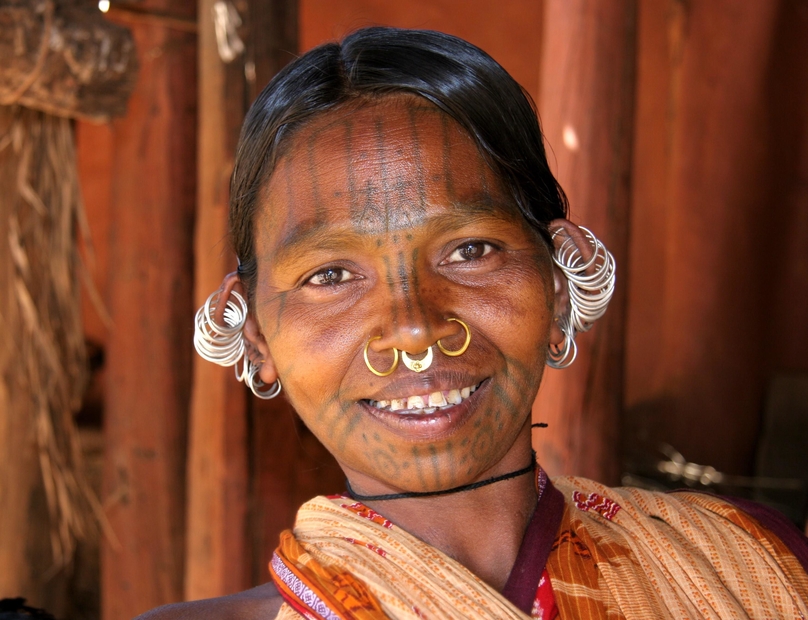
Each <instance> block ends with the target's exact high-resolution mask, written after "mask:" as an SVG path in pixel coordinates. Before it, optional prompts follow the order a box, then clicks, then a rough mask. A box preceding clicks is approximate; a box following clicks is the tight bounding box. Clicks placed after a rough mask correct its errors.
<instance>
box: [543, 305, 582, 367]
mask: <svg viewBox="0 0 808 620" xmlns="http://www.w3.org/2000/svg"><path fill="white" fill-rule="evenodd" d="M558 326H559V327H560V328H561V331H562V332H563V334H564V342H562V343H561V344H560V345H554V344H551V345H550V346H549V347H548V349H547V365H548V366H549V367H550V368H557V369H559V370H560V369H562V368H567V367H568V366H571V365H572V363H573V362H574V361H575V357H576V356H577V355H578V345H577V344H576V343H575V332H574V330H573V328H572V326H571V325H570V324H569V319H568V318H567V317H566V316H563V317H561V318H560V319H559V320H558Z"/></svg>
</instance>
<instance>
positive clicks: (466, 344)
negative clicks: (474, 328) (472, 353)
mask: <svg viewBox="0 0 808 620" xmlns="http://www.w3.org/2000/svg"><path fill="white" fill-rule="evenodd" d="M446 320H447V321H454V322H455V323H460V325H461V326H462V327H463V329H465V330H466V341H465V342H464V343H463V346H462V347H460V348H459V349H457V350H456V351H450V350H449V349H445V348H444V347H443V345H442V344H441V343H440V340H438V341H437V342H436V343H435V344H437V345H438V348H439V349H440V352H441V353H443V354H444V355H448V356H449V357H457V356H458V355H463V353H465V352H466V349H468V348H469V343H470V342H471V330H470V329H469V326H468V325H466V324H465V323H464V322H463V321H461V320H460V319H456V318H451V319H446Z"/></svg>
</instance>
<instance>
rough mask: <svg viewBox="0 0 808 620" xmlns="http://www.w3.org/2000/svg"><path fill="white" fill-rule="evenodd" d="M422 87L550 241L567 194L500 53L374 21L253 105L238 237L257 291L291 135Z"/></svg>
mask: <svg viewBox="0 0 808 620" xmlns="http://www.w3.org/2000/svg"><path fill="white" fill-rule="evenodd" d="M404 93H409V94H414V95H418V96H420V97H423V98H424V99H426V100H428V101H430V102H431V103H432V104H434V105H435V106H437V107H438V108H440V109H441V110H442V111H443V112H445V113H446V114H448V115H449V116H450V117H452V118H453V119H454V120H455V121H456V122H457V123H459V124H460V126H461V127H463V128H464V129H465V130H466V131H467V132H468V133H469V135H471V136H472V138H474V140H475V141H476V142H477V145H478V147H479V148H480V150H481V152H482V153H483V154H484V155H485V156H486V157H487V159H488V161H489V163H490V165H491V166H492V168H493V170H494V172H495V173H496V174H497V175H498V176H499V177H500V179H501V180H502V181H503V184H504V186H505V188H506V189H507V190H508V191H510V192H511V194H512V195H513V198H514V200H515V201H516V204H517V206H518V207H519V210H520V211H521V213H522V215H524V217H525V219H526V220H527V221H528V222H529V223H530V225H531V226H533V227H534V228H535V229H537V230H538V231H539V232H540V233H541V234H542V236H543V237H544V239H545V240H546V241H547V242H548V243H549V242H550V237H549V233H548V232H547V225H548V223H549V222H550V221H551V220H552V219H554V218H558V217H565V215H566V212H567V200H566V197H565V196H564V192H563V190H562V189H561V187H560V186H559V185H558V182H557V181H556V180H555V178H554V177H553V175H552V173H551V172H550V169H549V167H548V165H547V157H546V156H545V152H544V144H543V141H542V134H541V129H540V128H539V123H538V119H537V117H536V110H535V107H534V106H533V103H532V100H531V99H530V96H529V95H528V94H527V93H526V92H525V91H524V90H523V89H522V87H521V86H519V84H517V83H516V81H515V80H514V79H513V78H512V77H511V76H510V75H508V73H507V72H506V71H505V69H503V68H502V67H501V66H500V65H499V64H498V63H497V62H496V61H495V60H494V59H493V58H491V57H490V56H489V55H488V54H486V53H485V52H484V51H482V50H481V49H479V48H478V47H475V46H474V45H471V44H470V43H468V42H466V41H464V40H462V39H459V38H457V37H453V36H450V35H447V34H443V33H440V32H434V31H429V30H401V29H397V28H381V27H375V28H365V29H363V30H358V31H356V32H354V33H353V34H351V35H349V36H348V37H346V38H345V39H344V40H343V41H342V43H341V44H338V43H328V44H325V45H322V46H320V47H317V48H315V49H313V50H311V51H310V52H308V53H306V54H304V55H303V56H301V57H300V58H297V59H296V60H295V61H293V62H292V63H290V64H289V65H287V66H286V67H285V68H284V69H283V70H282V71H280V72H279V73H278V74H277V75H276V76H275V77H274V78H273V79H272V81H271V82H270V83H269V84H268V85H267V86H266V88H264V90H263V91H262V92H261V94H260V95H259V96H258V98H257V99H256V100H255V102H254V103H253V105H252V107H251V108H250V111H249V112H248V114H247V118H246V119H245V121H244V125H243V127H242V130H241V137H240V139H239V144H238V147H237V149H236V160H235V167H234V169H233V176H232V178H231V183H230V234H231V240H232V243H233V248H234V249H235V252H236V255H237V256H238V258H239V274H240V276H241V280H242V282H243V283H244V285H245V287H246V289H247V291H248V293H249V294H250V297H252V291H253V290H254V287H255V279H256V275H257V274H256V262H255V247H254V236H253V226H252V223H253V219H254V217H255V211H256V202H257V200H258V196H259V195H260V192H261V189H262V187H263V186H264V184H265V183H266V181H267V180H268V179H269V176H270V175H271V174H272V171H273V169H274V167H275V162H276V160H277V157H278V153H279V149H280V148H281V147H282V144H283V143H284V140H285V139H288V138H289V136H290V135H291V134H292V132H293V131H294V130H295V129H296V128H297V127H300V126H301V124H302V123H304V122H305V121H306V120H309V119H311V118H312V117H313V116H314V115H316V114H320V113H322V112H325V111H327V110H333V109H335V108H337V107H339V106H341V105H344V104H346V103H348V102H352V101H354V102H355V101H357V100H361V99H362V98H365V99H377V98H379V97H383V96H386V95H395V94H404Z"/></svg>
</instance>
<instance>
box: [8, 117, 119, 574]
mask: <svg viewBox="0 0 808 620" xmlns="http://www.w3.org/2000/svg"><path fill="white" fill-rule="evenodd" d="M0 113H1V114H2V115H3V116H5V118H4V119H3V120H4V121H5V122H3V123H2V125H0V127H2V128H4V129H5V132H2V131H0V155H5V157H4V158H3V159H4V160H5V161H6V162H9V161H11V162H15V163H16V166H17V168H16V174H14V175H13V176H12V175H9V174H6V175H3V176H2V177H0V179H5V180H6V181H7V182H10V183H13V186H11V187H2V186H1V185H2V183H3V181H0V218H5V219H6V220H7V230H8V244H9V246H8V250H9V252H8V254H9V255H10V257H11V262H12V263H13V266H12V269H11V271H10V279H9V282H8V288H9V289H10V290H6V291H2V293H1V294H6V295H11V296H12V297H13V298H14V299H15V300H16V311H15V312H14V313H13V316H11V317H4V318H2V320H3V321H4V323H5V328H6V334H7V337H8V338H9V339H10V340H9V342H8V343H7V346H11V347H12V350H11V355H12V359H13V360H14V364H13V365H9V367H7V368H6V369H5V371H6V374H5V376H4V377H3V380H4V381H5V382H6V383H7V384H11V383H13V384H15V385H16V386H22V389H20V388H19V387H17V388H10V389H11V391H12V392H13V393H14V394H15V396H14V399H15V401H14V410H15V412H16V413H17V415H20V412H26V411H27V412H29V413H28V415H31V416H32V417H33V424H34V427H35V433H36V443H37V446H38V452H39V463H40V466H41V471H42V479H43V483H44V488H45V492H46V496H47V502H48V509H49V512H50V523H51V547H52V549H53V568H52V570H53V571H56V570H59V569H60V568H62V567H64V566H65V565H67V564H68V563H69V562H70V560H71V558H72V556H73V552H74V550H75V547H76V541H77V540H78V539H80V538H82V537H83V536H84V535H85V534H86V533H87V531H88V529H89V528H92V527H96V523H102V524H104V523H105V520H104V517H103V512H102V510H101V507H100V504H99V502H98V500H97V498H96V497H95V495H94V493H93V491H92V490H91V489H90V487H89V485H88V484H87V482H86V481H85V479H84V477H83V474H82V466H81V450H80V446H79V442H78V433H77V430H76V427H75V423H74V419H73V414H74V412H75V411H76V410H77V409H78V408H79V406H80V404H81V398H82V395H83V393H84V389H85V384H86V381H87V374H88V373H87V362H86V353H85V344H84V335H83V329H82V323H81V312H80V298H79V293H80V280H81V279H82V278H81V273H82V271H83V264H82V261H81V257H80V256H79V252H78V249H77V239H76V237H77V231H78V230H81V231H85V232H86V230H87V226H86V223H85V220H84V213H83V207H82V203H81V197H80V193H79V185H78V173H77V169H76V153H75V146H74V137H73V130H72V126H71V121H70V120H68V119H65V118H59V117H55V116H51V115H49V114H45V113H42V112H37V111H34V110H29V109H27V108H23V107H18V106H12V107H5V108H0ZM6 149H10V150H11V152H10V153H9V152H6V153H3V151H5V150H6ZM9 155H10V156H11V157H10V158H9ZM5 227H6V226H3V228H5ZM9 320H13V321H14V322H16V323H19V324H17V325H15V324H9ZM10 373H13V375H14V376H11V374H10ZM7 387H8V386H7ZM93 515H95V516H93Z"/></svg>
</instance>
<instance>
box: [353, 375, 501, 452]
mask: <svg viewBox="0 0 808 620" xmlns="http://www.w3.org/2000/svg"><path fill="white" fill-rule="evenodd" d="M461 381H462V382H461ZM473 381H474V380H473V379H470V378H469V377H465V378H464V379H461V380H460V381H457V382H454V381H441V383H442V385H440V386H438V385H434V382H431V381H430V383H431V384H432V385H429V386H425V387H427V389H428V390H429V391H426V392H425V393H419V392H421V389H423V388H421V389H419V387H418V386H414V385H411V384H407V385H400V386H398V388H390V389H389V392H388V393H390V394H394V393H396V392H398V393H399V394H401V396H400V397H397V398H391V399H390V400H387V399H379V400H375V399H364V400H360V401H359V404H360V405H361V406H362V408H363V409H364V410H365V411H366V412H367V413H368V414H370V416H371V417H372V418H374V419H376V420H377V421H378V422H381V423H382V424H383V425H384V426H386V427H387V428H388V429H389V430H391V431H392V432H394V433H395V434H397V435H400V436H401V437H402V438H405V439H407V440H409V441H438V440H441V439H445V438H448V437H450V436H451V435H452V434H454V433H455V432H457V431H458V430H459V429H460V428H461V427H462V426H464V425H465V423H466V422H467V421H468V420H469V419H470V418H471V417H472V416H473V414H474V412H475V411H477V410H478V408H479V405H480V403H482V402H484V400H485V398H486V397H485V393H487V392H488V391H489V388H490V385H489V384H490V381H489V379H484V380H482V381H481V382H479V383H472V382H473ZM452 384H454V385H458V386H459V385H464V384H465V387H448V386H451V385H452ZM437 387H445V388H446V389H441V390H437V389H435V388H437ZM386 391H387V390H386ZM458 396H459V399H460V402H459V403H457V404H454V403H453V401H456V400H457V399H458ZM450 399H451V400H450ZM430 400H431V401H432V404H430ZM443 401H445V402H446V404H445V405H439V404H437V403H440V402H443ZM394 406H396V407H397V406H401V407H402V408H401V409H393V407H394Z"/></svg>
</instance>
